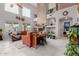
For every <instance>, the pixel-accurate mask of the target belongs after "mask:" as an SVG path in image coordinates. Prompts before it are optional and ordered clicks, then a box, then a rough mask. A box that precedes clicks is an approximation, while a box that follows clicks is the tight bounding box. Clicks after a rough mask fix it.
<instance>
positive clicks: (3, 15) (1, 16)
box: [0, 3, 36, 34]
mask: <svg viewBox="0 0 79 59" xmlns="http://www.w3.org/2000/svg"><path fill="white" fill-rule="evenodd" d="M25 7H27V8H29V9H30V10H31V11H32V13H31V18H28V17H25V16H22V10H21V9H19V12H20V13H19V14H18V15H17V14H13V13H10V12H7V11H5V10H4V9H5V4H4V3H0V28H2V29H3V31H5V30H4V29H5V25H4V24H5V23H6V22H10V23H14V22H18V23H19V24H20V27H21V24H22V22H21V21H19V20H17V19H16V16H21V17H24V18H25V21H24V22H25V23H30V24H31V25H32V23H33V15H34V13H35V10H36V9H35V8H34V7H33V6H32V5H30V4H26V5H25ZM3 34H4V33H3Z"/></svg>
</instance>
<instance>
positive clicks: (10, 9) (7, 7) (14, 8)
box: [5, 3, 19, 14]
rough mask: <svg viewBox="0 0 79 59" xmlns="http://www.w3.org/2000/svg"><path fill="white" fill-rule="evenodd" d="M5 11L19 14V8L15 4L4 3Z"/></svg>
mask: <svg viewBox="0 0 79 59" xmlns="http://www.w3.org/2000/svg"><path fill="white" fill-rule="evenodd" d="M5 10H6V11H8V12H11V13H14V14H19V7H18V6H17V5H16V4H11V3H6V4H5Z"/></svg>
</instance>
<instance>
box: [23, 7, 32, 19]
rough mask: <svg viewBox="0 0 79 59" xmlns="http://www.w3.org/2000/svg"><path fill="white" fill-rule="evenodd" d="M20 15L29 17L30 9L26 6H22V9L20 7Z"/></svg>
mask: <svg viewBox="0 0 79 59" xmlns="http://www.w3.org/2000/svg"><path fill="white" fill-rule="evenodd" d="M22 15H23V16H26V17H31V11H30V9H28V8H26V7H23V9H22Z"/></svg>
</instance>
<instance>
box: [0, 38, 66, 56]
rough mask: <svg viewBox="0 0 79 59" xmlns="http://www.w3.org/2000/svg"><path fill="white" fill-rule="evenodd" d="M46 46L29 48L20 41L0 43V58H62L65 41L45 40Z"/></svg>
mask: <svg viewBox="0 0 79 59" xmlns="http://www.w3.org/2000/svg"><path fill="white" fill-rule="evenodd" d="M47 42H48V44H47V45H45V46H40V47H39V48H37V49H35V48H29V47H27V46H26V45H23V44H22V42H21V41H17V42H11V41H0V56H64V51H65V47H66V44H67V39H57V40H54V39H47Z"/></svg>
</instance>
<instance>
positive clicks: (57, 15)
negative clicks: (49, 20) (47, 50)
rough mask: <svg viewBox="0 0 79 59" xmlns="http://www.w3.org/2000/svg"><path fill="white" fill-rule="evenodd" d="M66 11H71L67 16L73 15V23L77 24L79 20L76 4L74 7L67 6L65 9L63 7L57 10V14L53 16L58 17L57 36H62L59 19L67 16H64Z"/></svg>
mask: <svg viewBox="0 0 79 59" xmlns="http://www.w3.org/2000/svg"><path fill="white" fill-rule="evenodd" d="M64 11H68V12H69V13H68V15H67V16H66V17H72V18H73V23H72V24H75V23H76V22H77V17H78V11H77V8H76V5H74V6H72V7H68V8H65V9H61V10H59V11H57V12H55V14H54V15H53V16H54V17H55V18H56V36H57V38H60V37H59V34H60V30H59V28H60V23H59V19H61V18H63V17H65V16H63V12H64ZM61 31H62V30H61Z"/></svg>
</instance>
